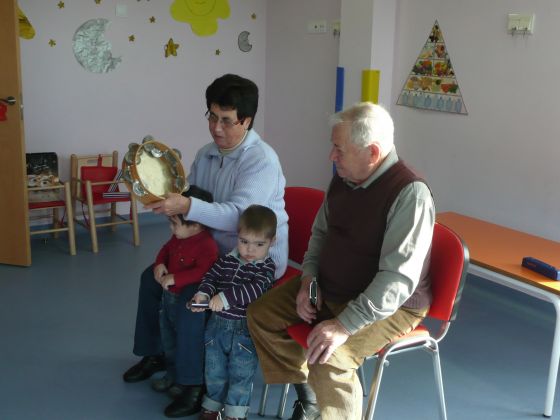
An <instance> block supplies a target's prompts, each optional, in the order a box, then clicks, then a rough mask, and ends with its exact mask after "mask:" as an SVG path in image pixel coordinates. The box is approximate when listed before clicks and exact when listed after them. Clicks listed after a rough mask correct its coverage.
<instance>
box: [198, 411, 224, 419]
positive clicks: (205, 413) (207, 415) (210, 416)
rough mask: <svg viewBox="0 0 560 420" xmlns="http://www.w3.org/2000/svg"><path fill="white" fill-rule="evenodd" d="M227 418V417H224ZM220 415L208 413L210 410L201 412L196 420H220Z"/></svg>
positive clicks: (216, 412)
mask: <svg viewBox="0 0 560 420" xmlns="http://www.w3.org/2000/svg"><path fill="white" fill-rule="evenodd" d="M226 418H229V417H226ZM221 419H222V415H221V414H220V412H219V411H210V410H206V409H204V410H202V412H201V413H200V416H198V420H221Z"/></svg>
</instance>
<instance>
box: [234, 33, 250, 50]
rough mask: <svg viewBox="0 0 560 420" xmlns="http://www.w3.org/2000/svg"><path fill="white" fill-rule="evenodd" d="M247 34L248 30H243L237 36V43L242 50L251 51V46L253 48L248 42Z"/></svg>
mask: <svg viewBox="0 0 560 420" xmlns="http://www.w3.org/2000/svg"><path fill="white" fill-rule="evenodd" d="M249 35H250V32H247V31H243V32H241V33H240V34H239V36H238V37H237V45H238V46H239V49H240V50H241V51H243V52H249V51H251V48H253V46H252V45H251V44H249Z"/></svg>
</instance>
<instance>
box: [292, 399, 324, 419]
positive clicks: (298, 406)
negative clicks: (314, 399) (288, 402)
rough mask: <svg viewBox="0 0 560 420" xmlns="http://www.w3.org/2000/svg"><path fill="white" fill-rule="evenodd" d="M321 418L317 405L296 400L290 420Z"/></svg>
mask: <svg viewBox="0 0 560 420" xmlns="http://www.w3.org/2000/svg"><path fill="white" fill-rule="evenodd" d="M320 418H321V411H320V410H319V406H318V405H317V403H311V402H309V401H300V400H296V401H295V402H294V412H293V413H292V417H291V419H290V420H317V419H320Z"/></svg>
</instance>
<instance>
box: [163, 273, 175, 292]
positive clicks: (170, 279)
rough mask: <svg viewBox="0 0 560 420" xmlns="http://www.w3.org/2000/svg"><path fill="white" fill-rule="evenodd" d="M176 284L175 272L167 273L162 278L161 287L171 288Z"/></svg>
mask: <svg viewBox="0 0 560 420" xmlns="http://www.w3.org/2000/svg"><path fill="white" fill-rule="evenodd" d="M174 285H175V276H174V275H173V274H166V275H165V276H163V277H162V278H161V287H163V288H164V289H165V290H169V288H170V287H171V286H174Z"/></svg>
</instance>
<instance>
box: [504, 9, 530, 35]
mask: <svg viewBox="0 0 560 420" xmlns="http://www.w3.org/2000/svg"><path fill="white" fill-rule="evenodd" d="M534 23H535V15H534V14H533V15H528V14H527V15H525V14H520V13H510V14H509V15H508V24H507V30H508V32H509V33H510V34H512V35H513V34H524V35H532V34H533V29H534Z"/></svg>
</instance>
